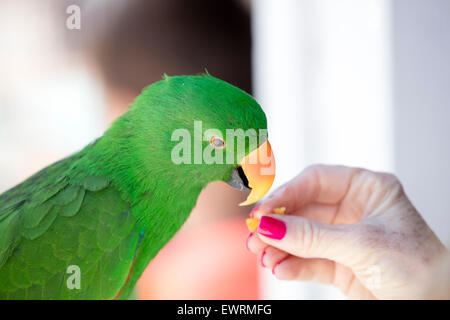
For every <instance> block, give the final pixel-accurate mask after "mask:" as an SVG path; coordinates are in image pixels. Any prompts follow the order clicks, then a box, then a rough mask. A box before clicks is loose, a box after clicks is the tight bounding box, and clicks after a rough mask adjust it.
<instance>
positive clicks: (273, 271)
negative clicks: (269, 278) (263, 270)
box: [272, 257, 287, 275]
mask: <svg viewBox="0 0 450 320" xmlns="http://www.w3.org/2000/svg"><path fill="white" fill-rule="evenodd" d="M286 259H287V257H286V258H284V259H281V260H280V261H278V262H277V263H275V264H274V266H273V267H272V274H273V275H275V268H276V267H278V265H279V264H280V263H282V262H283V261H284V260H286Z"/></svg>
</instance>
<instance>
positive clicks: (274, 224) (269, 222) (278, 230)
mask: <svg viewBox="0 0 450 320" xmlns="http://www.w3.org/2000/svg"><path fill="white" fill-rule="evenodd" d="M257 232H258V233H259V234H261V235H263V236H266V237H268V238H271V239H276V240H281V239H283V238H284V236H285V235H286V224H285V223H284V221H282V220H278V219H275V218H272V217H268V216H263V217H262V218H261V221H260V223H259V227H258V230H257Z"/></svg>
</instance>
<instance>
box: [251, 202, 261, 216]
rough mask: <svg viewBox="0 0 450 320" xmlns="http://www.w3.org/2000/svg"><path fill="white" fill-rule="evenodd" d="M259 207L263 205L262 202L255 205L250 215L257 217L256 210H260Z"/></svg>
mask: <svg viewBox="0 0 450 320" xmlns="http://www.w3.org/2000/svg"><path fill="white" fill-rule="evenodd" d="M259 207H261V205H260V204H258V205H257V206H255V207H254V208H253V209H252V211H250V217H252V218H254V217H255V212H256V211H258V209H259Z"/></svg>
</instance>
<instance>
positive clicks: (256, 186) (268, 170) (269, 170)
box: [239, 141, 275, 206]
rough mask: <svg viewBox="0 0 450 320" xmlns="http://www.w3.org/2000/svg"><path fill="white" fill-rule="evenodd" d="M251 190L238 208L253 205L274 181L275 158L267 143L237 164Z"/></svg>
mask: <svg viewBox="0 0 450 320" xmlns="http://www.w3.org/2000/svg"><path fill="white" fill-rule="evenodd" d="M239 165H240V166H241V168H242V170H243V171H244V174H245V176H246V178H247V180H248V186H249V187H250V189H251V190H252V191H251V192H250V194H249V196H248V197H247V200H245V201H244V202H242V203H240V204H239V205H240V206H246V205H249V204H253V203H255V202H257V201H259V200H260V199H262V198H263V197H264V196H265V194H266V193H267V192H268V191H269V189H270V187H271V186H272V183H273V180H274V179H275V158H274V156H273V154H272V147H271V146H270V143H269V141H266V142H264V143H263V144H262V145H261V146H259V148H258V149H255V150H253V151H252V152H250V153H249V154H248V155H246V156H245V157H244V158H243V159H242V160H241V162H239Z"/></svg>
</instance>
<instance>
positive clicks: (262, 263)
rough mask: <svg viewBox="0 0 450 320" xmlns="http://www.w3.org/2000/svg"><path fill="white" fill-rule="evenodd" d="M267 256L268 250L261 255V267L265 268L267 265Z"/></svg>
mask: <svg viewBox="0 0 450 320" xmlns="http://www.w3.org/2000/svg"><path fill="white" fill-rule="evenodd" d="M265 255H266V250H264V251H263V253H262V254H261V260H260V261H261V267H263V268H265V267H266V265H265V264H264V260H263V259H264V256H265Z"/></svg>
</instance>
